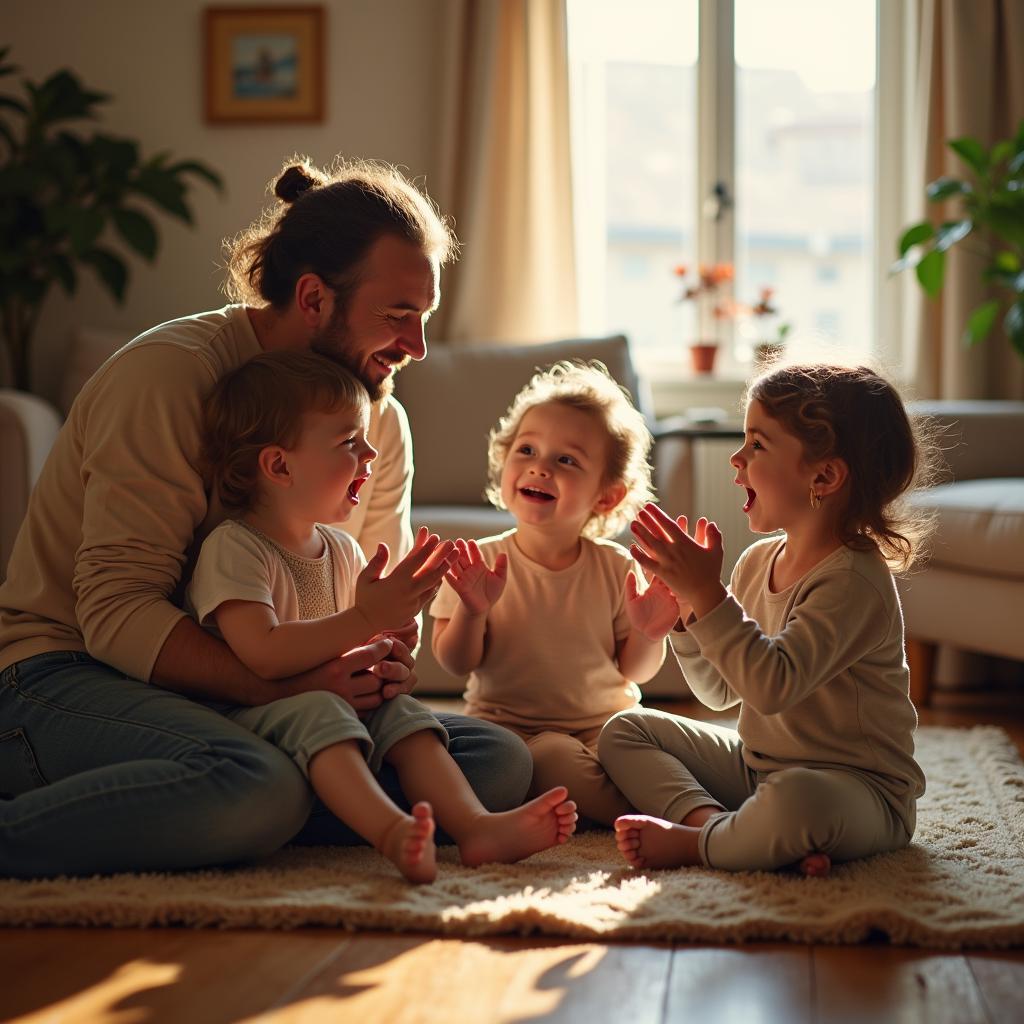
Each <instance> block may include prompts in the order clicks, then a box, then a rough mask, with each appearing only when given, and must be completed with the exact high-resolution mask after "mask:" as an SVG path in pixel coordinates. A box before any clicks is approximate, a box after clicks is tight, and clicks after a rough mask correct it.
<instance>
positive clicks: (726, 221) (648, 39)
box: [568, 0, 895, 376]
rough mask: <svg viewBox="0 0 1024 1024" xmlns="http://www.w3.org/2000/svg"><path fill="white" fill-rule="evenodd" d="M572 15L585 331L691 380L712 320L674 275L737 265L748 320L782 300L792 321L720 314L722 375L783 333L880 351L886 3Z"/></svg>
mask: <svg viewBox="0 0 1024 1024" xmlns="http://www.w3.org/2000/svg"><path fill="white" fill-rule="evenodd" d="M568 15H569V61H570V76H571V85H572V94H571V104H572V115H573V149H574V187H575V195H576V222H577V247H578V252H579V271H580V272H579V280H580V300H581V302H580V305H581V311H582V317H583V324H582V327H583V329H584V330H585V331H586V332H588V333H609V332H613V331H622V332H624V333H626V334H627V335H628V336H629V337H630V338H631V340H632V342H633V345H634V348H635V351H636V354H637V358H638V360H639V361H640V363H641V365H642V366H644V367H646V368H647V369H648V371H651V370H652V369H654V368H657V370H658V372H659V373H662V372H666V371H667V372H671V367H672V366H675V367H678V368H679V372H680V373H682V372H683V368H684V367H685V365H686V361H685V356H684V349H685V347H686V345H687V344H688V343H689V342H690V341H693V340H696V333H697V326H696V323H695V316H694V310H693V309H692V308H691V307H692V305H693V304H692V303H682V304H680V303H678V302H677V301H676V300H677V297H678V295H679V293H680V291H681V289H680V287H679V279H678V278H677V277H675V276H674V274H673V268H674V267H675V266H676V265H678V264H680V263H683V264H688V265H690V266H696V264H697V263H699V262H703V263H714V262H729V263H733V264H734V266H735V282H734V297H735V299H736V300H737V301H738V303H739V304H740V305H741V307H742V306H743V305H750V304H753V303H755V302H756V301H757V300H758V298H759V296H760V294H761V291H762V289H764V288H771V289H773V297H772V302H773V303H774V305H775V306H776V307H777V308H778V310H779V315H778V316H777V317H775V318H773V319H774V320H775V323H767V322H764V321H762V322H760V323H754V322H752V321H750V320H749V318H743V317H742V316H740V317H739V318H738V319H737V320H735V321H719V338H718V340H719V341H720V342H721V343H722V350H721V352H720V360H719V367H718V368H719V369H720V370H721V371H722V372H723V374H725V375H731V376H742V375H743V374H744V373H745V371H746V370H748V369H749V367H750V365H751V358H752V342H753V340H755V339H762V338H764V337H765V335H766V334H767V335H770V334H771V333H772V332H773V331H774V330H775V329H776V328H777V327H778V325H779V324H780V323H782V322H787V323H789V324H790V325H791V333H790V335H789V336H788V338H787V345H788V346H791V347H792V348H795V349H796V350H797V351H803V352H805V353H806V354H807V355H809V356H812V357H821V358H843V359H849V360H854V359H862V358H864V357H865V356H868V355H869V354H870V353H871V351H872V339H873V338H874V337H875V336H877V334H878V331H877V329H876V327H875V324H876V308H875V307H876V292H877V290H878V280H879V276H878V267H879V263H880V261H885V262H886V265H887V261H888V259H889V256H890V250H892V249H893V246H894V243H893V242H892V240H891V239H890V240H889V242H888V243H887V244H884V245H882V246H880V247H879V248H880V249H881V253H880V255H878V256H876V235H877V234H878V230H877V229H876V207H877V199H878V197H877V195H876V186H875V182H876V180H877V179H878V178H879V175H878V174H877V173H876V145H875V139H876V135H877V125H876V113H875V111H876V93H877V90H876V67H877V66H878V60H877V54H876V43H875V39H876V32H877V24H876V23H877V18H878V12H877V10H876V2H875V0H775V2H773V3H765V2H764V0H702V2H698V0H631V2H630V3H629V4H623V3H622V2H621V0H568ZM698 56H699V58H700V59H698ZM883 180H884V179H883ZM894 180H895V179H894ZM717 183H721V186H722V187H724V198H725V202H724V203H720V202H716V201H714V199H713V198H711V197H712V196H713V191H714V188H715V185H716V184H717ZM893 238H895V234H893ZM641 268H642V269H641ZM822 291H824V295H823V294H820V293H822ZM826 296H827V297H826ZM823 299H824V302H823V301H822V300H823ZM825 304H827V306H828V314H827V315H824V314H822V313H821V307H822V306H823V305H825Z"/></svg>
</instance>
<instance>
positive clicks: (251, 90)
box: [204, 6, 324, 124]
mask: <svg viewBox="0 0 1024 1024" xmlns="http://www.w3.org/2000/svg"><path fill="white" fill-rule="evenodd" d="M204 36H205V50H206V61H205V63H206V90H205V92H206V120H207V121H210V122H213V123H220V124H232V123H233V124H244V123H249V124H253V123H260V122H262V123H271V122H275V121H278V122H287V121H322V120H323V119H324V46H323V41H324V10H323V7H322V6H316V7H207V8H206V11H205V24H204Z"/></svg>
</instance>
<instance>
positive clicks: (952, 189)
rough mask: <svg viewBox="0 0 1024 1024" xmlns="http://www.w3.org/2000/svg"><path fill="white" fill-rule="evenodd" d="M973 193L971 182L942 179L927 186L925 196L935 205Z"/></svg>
mask: <svg viewBox="0 0 1024 1024" xmlns="http://www.w3.org/2000/svg"><path fill="white" fill-rule="evenodd" d="M973 191H974V189H973V188H971V186H970V183H969V182H966V181H961V180H960V179H959V178H949V177H942V178H936V179H935V180H934V181H930V182H929V183H928V184H927V186H925V190H924V194H925V195H926V196H927V197H928V198H929V199H930V200H931V201H932V202H933V203H937V202H940V201H941V200H943V199H948V198H949V197H950V196H961V195H970V194H971V193H972V192H973Z"/></svg>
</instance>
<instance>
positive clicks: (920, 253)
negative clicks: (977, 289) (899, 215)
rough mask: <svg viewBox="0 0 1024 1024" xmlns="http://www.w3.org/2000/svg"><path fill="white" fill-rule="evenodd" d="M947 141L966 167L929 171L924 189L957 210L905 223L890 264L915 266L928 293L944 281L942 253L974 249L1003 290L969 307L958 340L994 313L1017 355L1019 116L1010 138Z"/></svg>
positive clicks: (1023, 276) (1023, 350) (1023, 192)
mask: <svg viewBox="0 0 1024 1024" xmlns="http://www.w3.org/2000/svg"><path fill="white" fill-rule="evenodd" d="M948 145H949V148H950V149H952V150H953V152H954V153H956V154H957V155H958V156H959V157H960V159H961V160H962V161H963V162H964V163H965V164H966V165H967V167H968V169H969V171H970V174H969V175H968V176H967V177H966V178H951V177H942V178H937V179H936V180H935V181H933V182H931V183H930V184H929V185H928V186H927V188H926V189H925V195H926V196H927V197H928V199H929V200H931V201H932V202H946V201H950V200H952V201H954V202H956V203H957V204H958V206H959V216H958V217H957V218H956V219H955V220H948V221H944V222H943V223H941V224H938V225H934V224H932V223H931V221H927V220H925V221H922V222H921V223H919V224H912V225H911V226H910V227H908V228H906V229H905V230H904V232H903V234H902V235H901V236H900V240H899V256H900V258H899V259H898V260H897V261H896V263H894V264H893V266H892V270H893V272H894V273H895V272H897V271H900V270H905V269H906V268H908V267H913V268H915V271H916V274H917V280H918V281H919V282H920V284H921V287H922V288H924V290H925V292H926V293H927V294H928V295H929V296H933V297H934V296H935V295H938V293H939V292H940V291H941V290H942V285H943V281H944V280H945V273H946V252H947V251H948V250H949V249H950V248H951V247H952V246H954V245H960V246H961V247H963V248H966V249H969V250H971V251H972V252H975V253H977V255H978V256H979V257H980V259H981V260H982V263H983V267H982V270H981V274H982V277H983V279H984V280H985V281H986V282H988V283H989V284H991V285H993V286H994V287H995V288H996V289H997V290H998V291H1000V292H1002V293H1003V294H1002V295H1001V296H1000V297H999V298H992V299H989V300H987V301H986V302H983V303H982V304H981V305H980V306H978V307H977V309H975V310H973V311H972V313H971V315H970V316H969V317H968V319H967V325H966V327H965V329H964V341H965V343H967V344H969V345H974V344H977V343H978V342H979V341H982V340H984V339H985V338H987V337H988V336H989V334H990V333H991V332H992V328H993V327H994V326H995V323H996V321H997V319H998V318H999V315H1000V313H1001V312H1002V313H1003V329H1004V330H1005V331H1006V336H1007V338H1008V339H1009V341H1010V344H1011V345H1012V346H1013V348H1014V349H1015V350H1016V352H1017V353H1018V354H1019V355H1020V356H1021V358H1024V121H1022V122H1021V123H1020V126H1019V127H1018V129H1017V133H1016V135H1015V136H1014V137H1013V138H1012V139H1004V140H1002V141H1000V142H997V143H995V144H994V145H993V146H992V147H991V148H990V149H986V148H985V146H984V145H982V143H980V142H979V141H978V140H977V139H971V138H963V139H953V140H951V141H950V142H949V143H948ZM972 236H974V238H979V237H980V241H981V246H980V247H975V246H974V244H973V242H974V239H973V238H972ZM969 238H971V239H972V240H971V242H968V239H969Z"/></svg>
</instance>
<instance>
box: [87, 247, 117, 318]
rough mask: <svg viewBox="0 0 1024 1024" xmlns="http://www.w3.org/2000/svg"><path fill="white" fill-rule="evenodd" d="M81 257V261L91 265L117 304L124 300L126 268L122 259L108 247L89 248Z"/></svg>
mask: <svg viewBox="0 0 1024 1024" xmlns="http://www.w3.org/2000/svg"><path fill="white" fill-rule="evenodd" d="M81 259H82V262H83V263H88V264H90V265H91V266H92V268H93V269H94V270H95V271H96V275H97V277H99V279H100V282H101V283H102V284H104V285H105V286H106V288H107V291H109V292H110V294H111V295H113V296H114V299H115V300H116V301H117V303H118V305H120V304H121V303H122V302H124V291H125V287H126V286H127V284H128V268H127V267H126V266H125V265H124V261H123V260H121V259H120V257H118V256H115V255H114V254H113V253H112V252H110V250H109V249H100V248H93V249H90V250H89V251H88V252H87V253H84V254H83V255H82V257H81Z"/></svg>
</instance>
